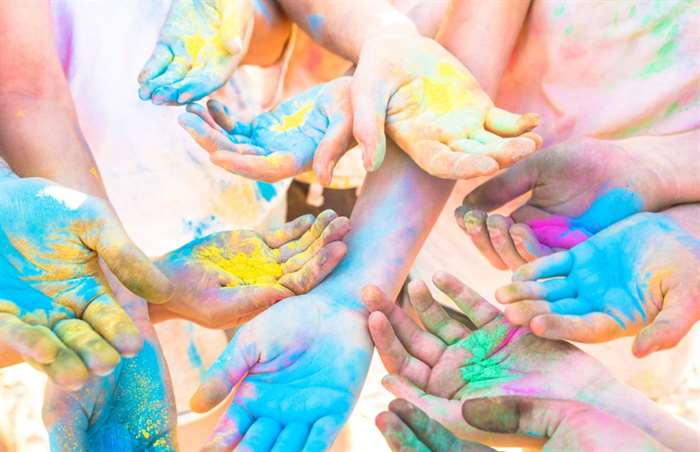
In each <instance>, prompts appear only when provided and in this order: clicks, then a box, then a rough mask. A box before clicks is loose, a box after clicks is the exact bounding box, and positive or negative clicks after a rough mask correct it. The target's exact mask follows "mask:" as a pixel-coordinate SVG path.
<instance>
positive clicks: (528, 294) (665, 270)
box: [496, 213, 700, 357]
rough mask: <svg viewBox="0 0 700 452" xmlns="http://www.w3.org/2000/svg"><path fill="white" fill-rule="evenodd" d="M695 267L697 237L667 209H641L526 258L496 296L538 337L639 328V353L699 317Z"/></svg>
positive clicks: (604, 335) (671, 341) (576, 337)
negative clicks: (564, 247) (570, 244)
mask: <svg viewBox="0 0 700 452" xmlns="http://www.w3.org/2000/svg"><path fill="white" fill-rule="evenodd" d="M698 268H700V240H697V239H695V238H694V237H692V236H691V235H689V234H688V233H687V232H686V231H685V230H683V229H682V228H681V227H680V226H679V225H677V224H676V223H675V222H674V221H672V220H670V219H669V218H667V217H666V216H665V215H664V214H654V213H639V214H636V215H633V216H631V217H629V218H627V219H625V220H623V221H621V222H619V223H617V224H615V225H613V226H611V227H609V228H608V229H605V230H604V231H602V232H600V233H598V234H596V235H594V236H593V237H592V238H590V239H589V240H587V241H586V242H584V243H581V244H579V245H577V246H575V247H574V248H572V249H571V250H568V251H562V252H560V253H556V254H552V255H551V256H547V257H543V258H541V259H538V260H536V261H534V262H531V263H529V264H526V265H523V266H522V267H520V268H519V269H518V270H517V271H516V272H515V274H514V275H513V279H514V281H515V282H513V283H512V284H510V285H508V286H505V287H503V288H501V289H499V290H498V291H497V293H496V298H497V299H498V300H499V301H500V302H501V303H507V304H508V306H507V307H506V312H505V315H506V317H507V318H508V319H509V320H510V321H511V322H513V323H515V324H518V325H528V324H529V325H530V328H531V329H532V331H533V332H534V333H535V334H537V335H538V336H542V337H547V338H550V339H567V340H573V341H579V342H604V341H608V340H611V339H615V338H617V337H621V336H632V335H635V334H637V338H636V340H635V342H634V345H633V348H632V350H633V352H634V354H635V355H636V356H638V357H642V356H646V355H648V354H649V353H652V352H654V351H656V350H660V349H666V348H670V347H673V346H675V345H676V344H677V343H678V342H679V341H680V340H681V339H682V338H683V337H684V336H685V335H686V334H687V332H688V331H689V330H690V328H692V326H693V325H694V324H695V322H696V321H697V320H698V319H700V276H699V275H698V271H697V269H698ZM545 278H546V279H545ZM549 278H553V279H549Z"/></svg>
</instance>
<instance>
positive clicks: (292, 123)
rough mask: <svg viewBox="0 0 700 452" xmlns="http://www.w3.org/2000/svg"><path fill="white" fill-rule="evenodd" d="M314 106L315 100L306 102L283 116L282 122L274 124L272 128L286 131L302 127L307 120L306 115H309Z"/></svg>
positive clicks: (277, 130)
mask: <svg viewBox="0 0 700 452" xmlns="http://www.w3.org/2000/svg"><path fill="white" fill-rule="evenodd" d="M312 108H313V102H312V101H308V102H306V103H305V104H304V105H302V106H301V107H300V108H299V109H298V110H297V111H295V112H294V113H292V114H290V115H285V116H282V123H281V124H275V125H273V126H272V127H271V129H272V130H273V131H275V132H286V131H288V130H291V129H297V128H299V127H301V126H302V125H303V124H304V122H305V121H306V117H307V116H308V115H309V113H310V112H311V109H312Z"/></svg>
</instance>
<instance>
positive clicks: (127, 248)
mask: <svg viewBox="0 0 700 452" xmlns="http://www.w3.org/2000/svg"><path fill="white" fill-rule="evenodd" d="M0 218H2V222H1V223H0V349H5V350H8V349H9V350H11V351H14V352H15V353H16V354H17V355H20V356H22V357H23V358H24V359H26V360H27V361H28V362H29V363H31V364H33V365H34V366H36V367H38V368H41V369H43V370H44V371H45V372H46V373H47V374H48V375H49V377H50V378H51V379H52V380H53V381H54V382H55V383H56V384H58V385H60V386H63V387H65V388H68V389H77V388H79V387H81V386H82V385H83V384H84V383H85V381H86V380H87V379H88V376H89V371H90V372H92V373H94V374H97V375H106V374H108V373H110V372H111V371H112V370H113V369H114V367H115V366H116V365H117V364H118V362H119V359H120V355H124V356H132V355H134V354H136V353H137V352H138V351H139V350H140V349H141V346H142V344H143V339H142V338H141V335H140V333H139V331H138V330H137V329H136V327H135V326H134V324H133V322H132V321H131V319H130V318H129V316H128V315H127V314H126V312H124V310H123V309H122V307H121V306H120V305H119V304H118V303H117V302H116V300H115V299H114V296H113V294H112V291H111V289H110V286H109V285H108V283H107V280H106V279H105V275H104V274H103V272H102V270H101V268H100V262H99V259H98V258H102V259H103V260H104V262H105V263H106V264H107V266H108V267H109V268H110V269H111V270H112V272H113V273H114V274H115V275H116V276H117V277H118V278H119V280H120V281H121V282H122V283H124V285H125V286H127V287H128V288H129V289H130V290H132V291H133V292H134V293H136V294H138V295H140V296H143V297H145V298H148V299H150V300H151V301H154V300H155V301H159V302H164V301H166V300H167V299H168V298H169V297H170V296H171V295H172V290H173V287H172V285H171V284H170V282H169V281H168V280H167V278H166V277H165V276H164V275H163V274H162V273H160V271H158V269H157V268H156V267H155V265H154V264H153V263H151V261H150V260H149V259H148V258H147V257H146V256H145V255H144V254H143V253H142V252H141V251H140V250H139V249H138V248H137V247H136V246H135V245H134V244H133V243H132V242H131V240H130V239H129V238H128V237H127V235H126V233H125V232H124V230H123V229H122V227H121V224H120V223H119V220H118V219H117V218H116V216H115V215H114V213H113V212H112V210H111V209H110V208H109V207H108V206H107V205H106V204H105V203H104V202H103V201H102V200H99V199H96V198H93V197H90V196H87V195H85V194H83V193H80V192H77V191H74V190H70V189H68V188H64V187H61V186H59V185H56V184H53V183H51V182H49V181H46V180H43V179H19V178H4V179H1V180H0Z"/></svg>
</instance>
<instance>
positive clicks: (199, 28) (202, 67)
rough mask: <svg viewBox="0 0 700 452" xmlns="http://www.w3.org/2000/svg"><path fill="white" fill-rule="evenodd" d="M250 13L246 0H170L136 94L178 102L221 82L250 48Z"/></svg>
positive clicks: (203, 93)
mask: <svg viewBox="0 0 700 452" xmlns="http://www.w3.org/2000/svg"><path fill="white" fill-rule="evenodd" d="M254 17H255V16H254V10H253V6H252V4H251V1H250V0H171V4H170V10H169V11H168V15H167V17H166V19H165V23H164V24H163V28H162V29H161V31H160V36H159V37H158V42H157V43H156V46H155V48H154V49H153V53H152V54H151V56H150V57H149V58H148V61H146V64H145V65H144V67H143V69H142V70H141V73H140V74H139V79H138V80H139V84H140V85H141V86H140V88H139V97H140V98H141V99H142V100H147V99H151V100H152V101H153V103H155V104H157V105H160V104H168V105H181V104H186V103H188V102H192V101H195V100H197V99H201V98H202V97H204V96H207V95H209V94H211V93H212V92H214V91H215V90H217V89H218V88H220V87H221V86H222V85H223V84H224V83H225V82H226V81H227V80H228V79H229V77H230V76H231V74H232V73H233V71H234V70H235V68H236V67H237V66H238V64H239V62H240V61H241V59H242V58H243V55H244V54H245V51H246V49H247V48H248V43H249V41H250V37H251V35H252V31H253V23H254Z"/></svg>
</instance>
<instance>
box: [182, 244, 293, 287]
mask: <svg viewBox="0 0 700 452" xmlns="http://www.w3.org/2000/svg"><path fill="white" fill-rule="evenodd" d="M248 244H249V245H250V246H248V247H247V248H248V253H244V252H240V251H239V252H236V253H230V254H229V253H228V252H227V250H224V249H221V248H219V247H218V246H216V245H215V244H212V245H207V246H204V247H202V248H201V249H199V250H197V251H196V254H197V256H196V257H197V258H199V259H201V260H204V261H208V262H209V263H210V264H211V265H213V266H216V267H217V268H219V269H221V270H223V271H225V272H226V273H229V274H231V275H233V276H236V277H237V278H239V279H240V280H241V282H231V283H230V284H229V287H237V286H239V285H240V284H241V283H243V284H251V285H259V284H274V283H275V282H276V281H277V279H278V278H279V277H280V276H282V266H281V265H280V264H279V263H277V261H276V260H275V259H274V257H273V256H272V255H269V254H267V255H266V253H265V252H264V250H263V245H262V243H261V242H260V241H258V240H251V241H249V242H248Z"/></svg>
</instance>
